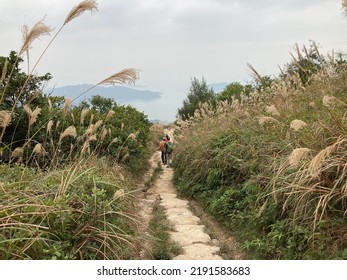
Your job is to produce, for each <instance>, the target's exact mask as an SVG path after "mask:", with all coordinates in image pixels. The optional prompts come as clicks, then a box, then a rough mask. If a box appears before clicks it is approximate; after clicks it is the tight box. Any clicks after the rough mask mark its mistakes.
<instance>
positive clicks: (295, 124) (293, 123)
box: [290, 120, 307, 131]
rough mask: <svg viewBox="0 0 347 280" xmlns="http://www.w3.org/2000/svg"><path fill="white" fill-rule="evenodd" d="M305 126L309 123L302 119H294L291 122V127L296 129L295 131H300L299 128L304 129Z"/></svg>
mask: <svg viewBox="0 0 347 280" xmlns="http://www.w3.org/2000/svg"><path fill="white" fill-rule="evenodd" d="M305 126H307V123H305V122H304V121H302V120H293V121H291V122H290V128H291V129H293V130H295V131H298V130H300V129H302V128H304V127H305Z"/></svg>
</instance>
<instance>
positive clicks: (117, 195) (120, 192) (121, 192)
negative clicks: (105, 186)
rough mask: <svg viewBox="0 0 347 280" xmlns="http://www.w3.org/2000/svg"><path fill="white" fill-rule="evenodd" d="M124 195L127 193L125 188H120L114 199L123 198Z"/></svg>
mask: <svg viewBox="0 0 347 280" xmlns="http://www.w3.org/2000/svg"><path fill="white" fill-rule="evenodd" d="M124 195H125V192H124V189H119V190H118V191H116V192H115V193H114V195H113V199H118V198H122V197H124Z"/></svg>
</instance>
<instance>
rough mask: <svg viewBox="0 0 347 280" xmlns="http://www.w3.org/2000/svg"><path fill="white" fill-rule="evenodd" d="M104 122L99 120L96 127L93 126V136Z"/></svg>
mask: <svg viewBox="0 0 347 280" xmlns="http://www.w3.org/2000/svg"><path fill="white" fill-rule="evenodd" d="M102 123H103V121H102V120H98V121H97V122H96V123H95V124H94V125H93V128H92V134H93V133H95V132H96V131H97V130H98V128H99V127H100V126H101V125H102Z"/></svg>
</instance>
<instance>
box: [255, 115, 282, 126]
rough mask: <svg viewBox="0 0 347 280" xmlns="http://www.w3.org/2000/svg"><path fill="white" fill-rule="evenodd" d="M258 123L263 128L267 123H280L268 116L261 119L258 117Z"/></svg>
mask: <svg viewBox="0 0 347 280" xmlns="http://www.w3.org/2000/svg"><path fill="white" fill-rule="evenodd" d="M258 123H259V124H260V125H261V126H264V125H265V124H267V123H278V120H276V119H274V118H272V117H268V116H260V117H258Z"/></svg>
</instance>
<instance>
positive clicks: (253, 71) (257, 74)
mask: <svg viewBox="0 0 347 280" xmlns="http://www.w3.org/2000/svg"><path fill="white" fill-rule="evenodd" d="M247 67H248V68H249V69H250V70H251V75H252V77H253V78H254V79H255V80H257V81H258V82H259V83H261V81H262V78H261V76H260V75H259V73H258V72H257V70H255V68H254V67H253V66H252V65H251V64H250V63H248V62H247Z"/></svg>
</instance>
